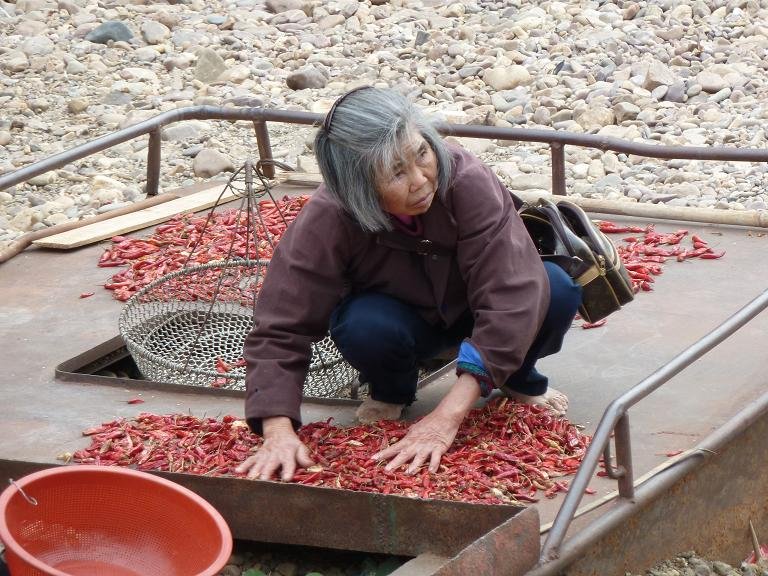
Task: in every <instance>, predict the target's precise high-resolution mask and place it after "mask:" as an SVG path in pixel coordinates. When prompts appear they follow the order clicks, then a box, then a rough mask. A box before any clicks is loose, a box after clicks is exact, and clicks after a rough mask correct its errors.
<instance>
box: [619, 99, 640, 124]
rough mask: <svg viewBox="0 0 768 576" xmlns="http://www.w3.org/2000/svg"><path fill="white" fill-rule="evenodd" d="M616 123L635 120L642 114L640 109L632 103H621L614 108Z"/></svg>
mask: <svg viewBox="0 0 768 576" xmlns="http://www.w3.org/2000/svg"><path fill="white" fill-rule="evenodd" d="M613 114H614V116H615V118H616V122H618V123H619V124H621V123H622V122H624V121H625V120H634V119H635V118H637V115H638V114H640V107H639V106H635V105H634V104H632V103H631V102H619V103H618V104H616V105H615V106H614V107H613Z"/></svg>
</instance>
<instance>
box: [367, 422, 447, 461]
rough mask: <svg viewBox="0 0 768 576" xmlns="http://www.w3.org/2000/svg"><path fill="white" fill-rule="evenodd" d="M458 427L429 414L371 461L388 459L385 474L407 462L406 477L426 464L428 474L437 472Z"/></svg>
mask: <svg viewBox="0 0 768 576" xmlns="http://www.w3.org/2000/svg"><path fill="white" fill-rule="evenodd" d="M460 423H461V421H459V422H455V421H454V420H453V419H451V418H446V417H444V416H442V415H441V414H439V413H438V412H437V411H435V412H432V413H430V414H428V415H427V416H425V417H424V418H422V419H421V420H419V421H418V422H416V423H415V424H414V425H413V426H411V427H410V428H409V429H408V433H407V434H406V435H405V436H404V437H403V438H402V439H401V440H400V441H399V442H396V443H395V444H392V446H390V447H389V448H385V449H384V450H381V451H380V452H377V453H376V454H374V455H373V456H372V458H373V459H374V460H377V461H381V460H389V459H390V458H391V460H390V462H389V463H388V464H387V465H386V466H385V467H384V468H385V470H394V469H395V468H398V467H399V466H402V465H403V464H406V463H407V462H410V463H411V464H410V466H408V469H407V470H406V473H407V474H413V473H415V472H416V471H417V470H418V469H419V468H420V467H421V466H422V465H423V464H424V463H425V462H427V461H428V462H429V471H430V472H433V473H434V472H437V469H438V467H439V466H440V459H441V458H442V457H443V454H445V453H446V451H447V450H448V448H450V447H451V444H452V443H453V439H454V438H455V437H456V432H457V431H458V430H459V424H460Z"/></svg>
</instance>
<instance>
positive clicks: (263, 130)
mask: <svg viewBox="0 0 768 576" xmlns="http://www.w3.org/2000/svg"><path fill="white" fill-rule="evenodd" d="M253 129H254V131H255V132H256V144H257V145H258V147H259V159H260V160H261V161H262V165H261V172H262V174H264V176H266V177H267V178H274V177H275V167H274V166H273V165H272V164H270V162H269V161H270V160H272V145H271V144H270V143H269V130H267V123H266V122H263V121H261V120H254V121H253Z"/></svg>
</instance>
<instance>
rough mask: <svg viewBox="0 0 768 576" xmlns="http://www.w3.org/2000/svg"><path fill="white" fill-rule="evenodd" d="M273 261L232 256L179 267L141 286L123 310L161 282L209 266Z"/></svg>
mask: <svg viewBox="0 0 768 576" xmlns="http://www.w3.org/2000/svg"><path fill="white" fill-rule="evenodd" d="M270 262H271V260H270V259H264V258H259V259H257V260H254V259H251V258H248V259H246V258H232V259H231V260H211V261H210V262H206V263H204V264H195V265H194V266H186V267H184V268H179V269H178V270H174V271H173V272H168V273H167V274H163V275H162V276H160V277H159V278H155V279H154V280H152V282H150V283H149V284H147V285H146V286H144V287H143V288H141V289H140V290H139V291H138V292H136V293H135V294H134V295H133V296H131V297H130V298H128V300H126V301H125V304H124V305H123V310H126V309H127V308H129V307H131V306H132V305H133V304H134V303H135V301H136V300H138V299H139V298H141V297H142V296H144V294H146V293H147V292H149V291H150V290H152V289H154V288H156V287H157V286H159V285H160V284H162V283H164V282H167V281H168V280H170V279H172V278H176V277H178V276H184V275H185V274H188V273H192V272H197V271H199V270H207V269H208V268H232V267H233V266H242V265H246V266H267V267H268V266H269V263H270ZM120 315H121V316H122V315H123V314H122V313H121V314H120Z"/></svg>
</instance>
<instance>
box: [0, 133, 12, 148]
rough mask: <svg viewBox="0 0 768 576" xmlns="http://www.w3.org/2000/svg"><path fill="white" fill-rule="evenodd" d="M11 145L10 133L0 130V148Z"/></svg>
mask: <svg viewBox="0 0 768 576" xmlns="http://www.w3.org/2000/svg"><path fill="white" fill-rule="evenodd" d="M10 143H11V133H10V132H8V131H7V130H0V146H6V145H8V144H10Z"/></svg>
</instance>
